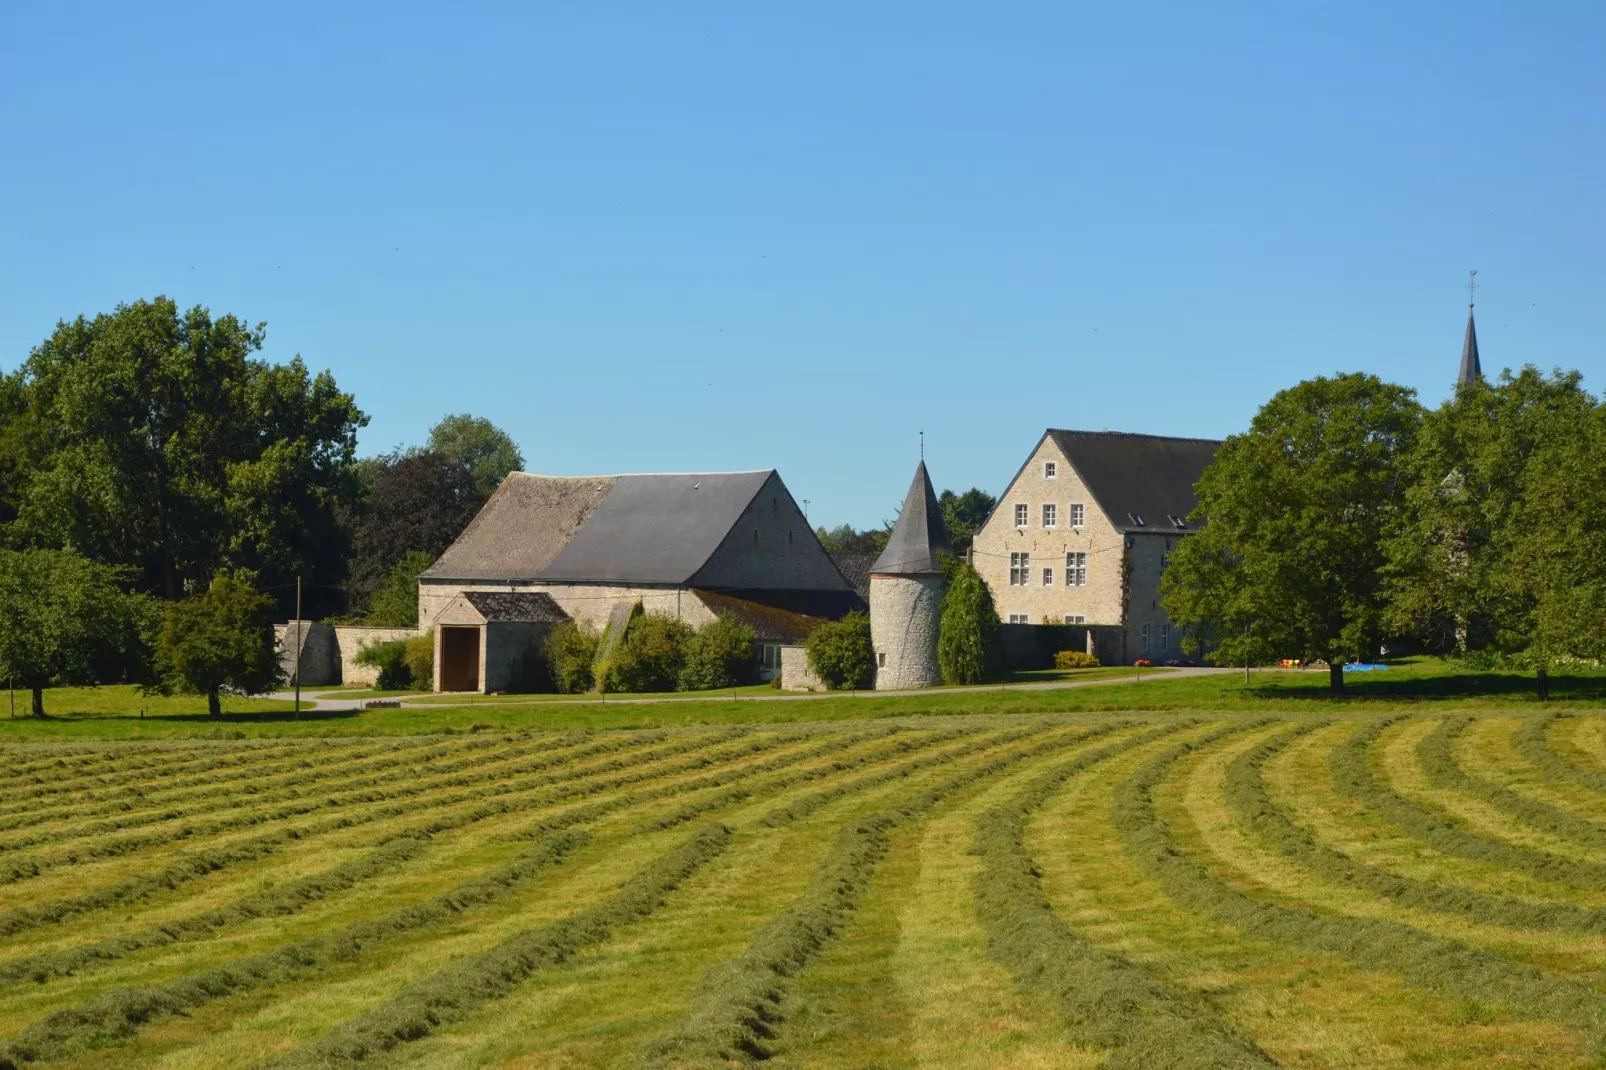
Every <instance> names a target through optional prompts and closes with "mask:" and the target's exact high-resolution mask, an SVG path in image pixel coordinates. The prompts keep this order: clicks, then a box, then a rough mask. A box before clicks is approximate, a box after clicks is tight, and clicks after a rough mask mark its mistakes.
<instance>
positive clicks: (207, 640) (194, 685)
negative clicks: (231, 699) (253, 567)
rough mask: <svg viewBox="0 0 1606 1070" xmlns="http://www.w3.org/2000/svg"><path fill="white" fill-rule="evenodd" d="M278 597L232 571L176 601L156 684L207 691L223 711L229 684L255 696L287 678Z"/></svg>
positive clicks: (163, 636) (211, 708)
mask: <svg viewBox="0 0 1606 1070" xmlns="http://www.w3.org/2000/svg"><path fill="white" fill-rule="evenodd" d="M272 606H273V601H272V599H270V598H268V597H267V596H266V595H262V594H258V593H257V592H256V591H254V590H252V589H251V588H250V587H249V586H247V585H246V584H244V583H241V582H239V581H237V580H235V579H233V578H232V577H230V576H229V575H227V574H221V575H219V576H218V577H217V578H216V579H215V580H213V581H212V585H211V586H210V587H209V588H207V589H206V591H204V592H203V593H201V594H197V595H192V596H190V597H189V598H186V599H184V600H183V601H181V602H171V603H169V604H168V606H167V613H166V616H165V618H164V620H163V621H162V630H161V632H160V633H159V635H158V636H157V640H156V665H157V669H158V672H159V674H160V675H159V683H158V685H157V688H158V689H159V690H161V691H164V692H168V693H171V692H173V691H186V692H190V693H192V694H201V695H205V696H206V709H207V712H208V713H210V714H211V715H212V716H213V717H218V716H221V714H222V705H221V703H220V702H219V698H218V696H219V694H220V693H221V692H222V691H223V689H224V688H228V689H229V690H230V691H234V692H238V693H240V694H246V695H254V694H260V693H261V692H264V691H267V690H269V689H271V688H272V687H273V686H274V685H275V684H277V683H279V681H280V680H281V679H282V674H281V672H280V669H279V654H278V650H277V649H276V647H275V644H274V638H273V622H272V616H271V611H272Z"/></svg>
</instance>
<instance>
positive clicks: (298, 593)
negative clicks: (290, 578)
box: [295, 572, 301, 717]
mask: <svg viewBox="0 0 1606 1070" xmlns="http://www.w3.org/2000/svg"><path fill="white" fill-rule="evenodd" d="M295 716H296V717H300V716H301V573H299V572H298V573H296V708H295Z"/></svg>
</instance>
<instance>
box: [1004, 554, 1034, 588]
mask: <svg viewBox="0 0 1606 1070" xmlns="http://www.w3.org/2000/svg"><path fill="white" fill-rule="evenodd" d="M1031 582H1032V555H1031V554H1029V553H1026V552H1024V551H1022V552H1021V553H1012V554H1010V555H1009V585H1010V586H1011V587H1028V586H1030V585H1031Z"/></svg>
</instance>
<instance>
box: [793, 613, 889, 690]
mask: <svg viewBox="0 0 1606 1070" xmlns="http://www.w3.org/2000/svg"><path fill="white" fill-rule="evenodd" d="M806 645H807V647H808V652H809V668H811V669H813V670H814V674H815V675H816V676H818V677H819V678H820V680H821V681H823V682H824V684H825V686H826V687H827V688H829V689H831V690H832V691H847V690H861V689H864V688H870V687H874V686H875V648H874V647H873V646H872V645H871V644H870V618H869V617H867V616H865V615H864V614H863V613H860V612H858V611H857V610H855V611H853V612H852V613H849V614H848V615H847V616H845V617H843V618H842V619H841V620H837V621H826V622H825V623H824V624H821V625H820V626H819V627H818V628H815V629H814V631H812V632H810V633H809V638H808V642H807V644H806Z"/></svg>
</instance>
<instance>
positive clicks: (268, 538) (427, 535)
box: [0, 297, 523, 714]
mask: <svg viewBox="0 0 1606 1070" xmlns="http://www.w3.org/2000/svg"><path fill="white" fill-rule="evenodd" d="M266 331H267V327H266V324H263V323H257V324H254V325H252V324H249V323H247V322H246V321H244V320H241V319H239V318H237V317H235V316H232V315H223V316H213V315H212V314H211V313H210V312H209V311H208V310H207V309H205V308H202V307H199V306H197V307H195V308H191V309H188V310H180V309H179V308H178V306H177V304H176V303H175V302H173V301H172V300H170V299H168V298H166V297H158V298H155V299H154V300H150V301H136V302H134V303H133V304H128V305H120V306H118V307H117V308H116V309H115V310H114V311H112V312H110V313H104V314H100V315H97V316H94V317H93V318H89V317H84V316H80V317H78V318H76V319H74V320H71V321H62V322H60V323H58V324H57V325H56V328H55V330H54V331H53V332H52V333H51V334H50V336H49V337H48V338H46V339H45V340H44V341H43V342H42V343H40V344H39V345H38V346H36V347H34V349H33V350H32V351H31V352H30V353H29V355H28V357H27V359H26V360H24V361H23V362H22V364H21V365H20V366H19V367H18V368H17V369H15V370H14V371H13V372H11V373H9V374H5V375H3V376H0V603H3V604H0V678H4V679H6V680H8V681H11V682H12V683H14V684H20V685H22V686H25V687H27V688H29V689H30V690H32V691H33V710H34V712H35V713H36V714H38V713H42V712H43V704H42V702H43V700H42V693H41V692H42V689H43V688H44V687H46V686H49V685H51V684H70V683H99V682H116V681H128V682H138V683H142V684H144V685H146V686H148V687H152V688H156V689H173V688H177V689H182V690H189V691H198V692H201V693H205V694H207V695H208V696H209V703H210V705H211V708H212V710H213V712H217V708H218V707H217V702H218V694H219V692H220V690H223V689H238V690H242V691H253V692H254V691H260V690H263V689H265V688H266V687H269V686H271V685H272V684H273V683H274V682H275V681H276V680H277V679H278V664H277V658H276V656H275V654H274V646H273V633H272V627H271V624H272V621H273V620H275V619H278V620H284V619H287V618H288V617H289V616H290V615H291V613H292V612H293V611H294V609H295V608H296V595H297V581H298V580H299V581H300V586H301V595H302V600H303V601H302V613H303V616H307V617H313V618H320V619H321V618H331V617H335V618H343V619H347V620H361V621H365V622H370V623H376V624H388V625H406V624H412V623H416V620H417V596H416V587H415V583H416V577H417V574H418V572H419V571H422V569H423V568H424V567H427V565H428V564H429V563H430V562H432V561H433V560H434V559H435V558H436V557H437V556H438V555H439V554H440V553H441V552H442V551H443V550H444V549H445V548H446V546H447V545H448V544H449V543H450V542H451V540H452V539H454V538H455V537H456V536H457V534H458V533H459V532H460V531H461V530H462V528H463V526H464V525H465V524H466V523H467V522H468V520H469V519H470V518H472V517H473V515H474V514H475V512H476V511H478V509H479V508H480V506H481V505H482V504H484V501H485V499H486V497H487V496H488V495H489V494H490V493H491V491H492V490H494V489H495V488H496V486H497V484H498V483H499V482H500V481H501V479H502V478H503V477H504V476H505V475H506V474H507V473H508V472H509V471H512V470H514V469H516V468H520V467H522V466H523V458H522V457H521V456H520V454H519V450H518V447H517V446H516V444H514V442H513V441H512V439H511V438H509V437H508V436H507V435H506V433H504V432H502V431H501V430H499V429H498V428H496V427H495V426H493V425H492V424H491V423H490V422H489V421H487V420H484V419H479V418H476V417H473V416H469V415H466V414H463V415H453V416H448V417H446V418H445V419H443V420H442V421H441V422H440V423H439V424H437V425H436V426H435V428H434V429H433V430H432V431H431V432H430V436H429V440H428V442H427V444H425V445H424V446H422V447H412V448H402V447H398V448H397V449H395V450H392V451H390V452H387V453H384V454H381V455H379V456H377V457H369V458H358V457H357V455H356V449H357V432H358V431H359V430H360V429H361V428H362V427H364V426H366V425H367V423H368V417H367V415H366V414H365V413H363V412H362V410H361V409H359V408H358V406H357V403H356V399H355V398H354V397H353V396H352V395H351V394H350V393H347V392H345V391H342V390H341V389H340V388H339V386H338V385H337V384H336V382H335V379H334V376H333V375H332V374H331V373H329V372H328V371H323V372H318V373H316V374H314V373H312V372H311V371H310V370H309V369H308V367H307V366H306V364H305V363H304V362H303V361H302V359H301V358H300V357H299V356H296V357H294V358H292V359H291V360H290V361H289V362H287V363H283V364H274V363H270V362H269V361H267V360H264V359H262V358H261V357H260V356H258V354H259V352H260V351H261V349H262V346H263V343H264V341H265V338H266Z"/></svg>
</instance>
